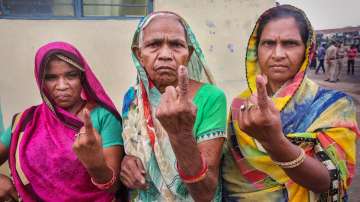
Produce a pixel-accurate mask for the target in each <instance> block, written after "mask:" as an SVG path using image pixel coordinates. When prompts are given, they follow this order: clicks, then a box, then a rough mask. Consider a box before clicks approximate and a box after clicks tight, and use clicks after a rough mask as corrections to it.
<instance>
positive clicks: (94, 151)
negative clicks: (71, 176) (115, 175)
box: [73, 109, 106, 170]
mask: <svg viewBox="0 0 360 202" xmlns="http://www.w3.org/2000/svg"><path fill="white" fill-rule="evenodd" d="M73 151H74V152H75V154H76V156H77V157H78V159H79V160H80V161H81V163H82V164H83V165H84V166H85V168H87V169H88V170H89V169H97V168H101V167H104V165H106V163H105V157H104V153H103V148H102V141H101V136H100V135H99V133H98V132H97V131H96V129H95V128H94V127H93V125H92V123H91V119H90V113H89V111H88V110H87V109H85V113H84V127H82V128H81V129H80V132H79V133H78V134H77V135H76V139H75V142H74V144H73Z"/></svg>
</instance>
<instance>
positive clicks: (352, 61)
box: [347, 45, 357, 75]
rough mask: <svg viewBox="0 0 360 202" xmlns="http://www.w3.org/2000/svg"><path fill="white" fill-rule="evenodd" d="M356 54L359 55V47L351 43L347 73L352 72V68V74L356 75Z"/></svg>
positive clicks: (348, 52)
mask: <svg viewBox="0 0 360 202" xmlns="http://www.w3.org/2000/svg"><path fill="white" fill-rule="evenodd" d="M356 55H357V49H356V47H355V45H351V48H350V49H349V50H348V51H347V57H348V61H347V65H348V68H347V74H350V70H351V74H352V75H354V66H355V57H356Z"/></svg>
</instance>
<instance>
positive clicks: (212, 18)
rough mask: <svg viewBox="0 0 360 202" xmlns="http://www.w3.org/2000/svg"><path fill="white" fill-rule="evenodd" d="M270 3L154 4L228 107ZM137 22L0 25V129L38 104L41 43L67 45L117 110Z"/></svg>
mask: <svg viewBox="0 0 360 202" xmlns="http://www.w3.org/2000/svg"><path fill="white" fill-rule="evenodd" d="M274 2H275V1H273V0H196V1H194V0H182V1H174V0H154V10H170V11H174V12H176V13H178V14H180V15H181V16H183V17H184V18H185V19H186V20H187V22H188V23H189V24H190V26H191V27H192V29H193V31H194V33H195V34H196V36H197V38H198V40H199V42H200V45H201V46H202V49H203V51H204V53H205V57H206V59H207V61H208V65H209V67H210V69H211V70H212V71H213V73H214V76H215V79H216V81H217V83H218V85H219V86H220V87H222V88H223V89H224V90H225V92H226V94H227V96H228V102H230V100H231V97H233V96H235V95H236V94H237V93H238V92H239V91H240V90H242V89H244V88H245V87H246V86H245V82H244V77H243V75H244V57H245V48H246V44H247V40H248V37H249V35H250V33H251V31H252V27H253V26H254V23H255V21H256V19H257V17H258V16H259V15H260V14H261V13H262V12H263V11H264V10H265V9H267V8H269V7H271V6H273V5H275V3H274ZM137 23H138V20H98V21H90V20H83V21H79V20H4V19H0V36H1V40H0V62H1V63H0V93H1V94H0V95H1V100H0V101H1V106H2V111H3V116H4V123H5V126H8V125H9V123H10V119H11V116H12V115H13V114H14V113H16V112H19V111H21V110H23V109H24V108H25V107H28V106H30V105H35V104H38V103H39V102H40V101H41V100H40V97H39V92H38V90H37V86H36V84H35V79H34V76H33V69H34V55H35V52H36V50H37V49H38V48H39V47H40V46H41V45H42V44H44V43H47V42H50V41H57V40H62V41H68V42H70V43H72V44H74V45H75V46H76V47H77V48H78V49H79V50H80V51H81V52H82V54H83V55H84V56H85V58H86V59H87V61H88V62H89V64H90V65H91V67H92V68H93V70H94V72H95V73H96V75H97V76H98V78H99V79H100V80H101V82H102V84H103V85H104V87H105V89H106V90H107V91H108V93H109V95H110V97H111V98H112V99H113V100H114V102H115V104H116V105H117V107H118V109H121V104H122V96H123V94H124V93H125V91H126V90H127V88H128V87H129V85H131V84H132V83H134V82H135V75H136V72H135V68H134V66H133V63H132V61H131V58H130V43H131V39H132V35H133V32H134V30H135V28H136V25H137Z"/></svg>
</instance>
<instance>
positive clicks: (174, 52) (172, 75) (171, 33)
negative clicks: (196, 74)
mask: <svg viewBox="0 0 360 202" xmlns="http://www.w3.org/2000/svg"><path fill="white" fill-rule="evenodd" d="M140 43H141V44H140V49H138V50H136V54H137V57H138V58H139V60H140V63H141V64H142V66H143V67H144V68H145V70H146V72H147V73H148V75H149V77H150V79H151V80H152V81H154V83H155V85H156V86H157V87H158V88H159V89H160V90H161V89H164V88H165V87H166V86H169V85H176V84H177V69H178V68H179V66H180V65H186V64H187V62H188V61H189V57H190V55H191V51H190V50H189V47H188V45H187V42H186V38H185V30H184V28H183V26H182V25H181V24H180V22H179V21H178V20H177V19H176V18H175V17H171V16H170V17H169V16H166V17H161V16H160V17H156V18H155V19H153V20H152V21H151V22H150V24H149V25H147V27H145V29H144V30H143V38H142V41H140Z"/></svg>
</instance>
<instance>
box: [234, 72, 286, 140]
mask: <svg viewBox="0 0 360 202" xmlns="http://www.w3.org/2000/svg"><path fill="white" fill-rule="evenodd" d="M266 83H267V79H266V77H264V76H262V75H258V76H257V77H256V87H257V94H254V95H252V96H251V97H250V99H249V100H248V101H247V103H244V105H243V106H244V107H241V108H242V109H240V112H239V117H238V121H239V127H240V129H241V130H242V131H244V132H246V133H247V134H248V135H250V136H252V137H254V138H255V139H256V140H258V141H259V142H260V143H262V144H263V143H264V144H273V143H276V142H278V141H279V140H280V139H281V138H283V137H284V135H283V133H282V126H281V119H280V112H279V110H277V109H276V108H275V105H274V103H273V102H272V100H271V99H270V98H269V97H268V94H267V91H266Z"/></svg>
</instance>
